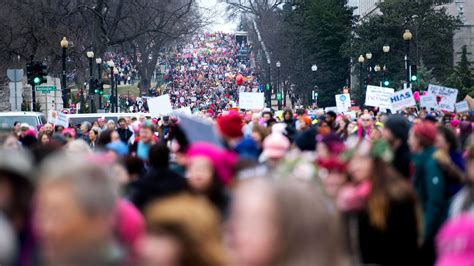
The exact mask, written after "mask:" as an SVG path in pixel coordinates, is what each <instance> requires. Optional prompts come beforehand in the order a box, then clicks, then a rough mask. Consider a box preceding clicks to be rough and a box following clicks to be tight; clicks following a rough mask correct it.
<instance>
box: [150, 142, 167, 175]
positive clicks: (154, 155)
mask: <svg viewBox="0 0 474 266" xmlns="http://www.w3.org/2000/svg"><path fill="white" fill-rule="evenodd" d="M148 161H149V163H150V166H151V167H153V168H155V169H168V167H169V161H170V149H168V146H166V145H165V144H162V143H159V144H154V145H153V146H151V147H150V153H149V154H148Z"/></svg>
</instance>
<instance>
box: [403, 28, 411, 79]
mask: <svg viewBox="0 0 474 266" xmlns="http://www.w3.org/2000/svg"><path fill="white" fill-rule="evenodd" d="M412 38H413V34H412V33H411V32H410V30H405V32H404V33H403V40H405V43H406V54H405V70H406V75H407V81H406V87H407V88H408V87H410V58H409V57H410V41H411V39H412Z"/></svg>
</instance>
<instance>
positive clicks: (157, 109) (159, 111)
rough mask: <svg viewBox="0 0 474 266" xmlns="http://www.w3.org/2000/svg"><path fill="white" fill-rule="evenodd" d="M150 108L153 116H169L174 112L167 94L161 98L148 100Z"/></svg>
mask: <svg viewBox="0 0 474 266" xmlns="http://www.w3.org/2000/svg"><path fill="white" fill-rule="evenodd" d="M148 108H149V109H150V114H151V115H152V116H160V115H168V114H170V113H171V112H173V108H172V107H171V101H170V95H169V94H165V95H162V96H159V97H155V98H151V99H148Z"/></svg>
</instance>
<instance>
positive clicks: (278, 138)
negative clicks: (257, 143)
mask: <svg viewBox="0 0 474 266" xmlns="http://www.w3.org/2000/svg"><path fill="white" fill-rule="evenodd" d="M289 149H290V141H289V140H288V138H287V137H285V136H284V135H283V134H280V133H272V134H270V136H268V137H266V138H265V140H264V141H263V154H264V157H266V158H272V159H280V158H283V157H284V156H285V154H286V153H287V152H288V150H289Z"/></svg>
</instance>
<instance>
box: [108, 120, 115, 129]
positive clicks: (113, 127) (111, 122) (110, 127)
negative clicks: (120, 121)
mask: <svg viewBox="0 0 474 266" xmlns="http://www.w3.org/2000/svg"><path fill="white" fill-rule="evenodd" d="M107 129H108V130H115V122H114V120H112V119H110V120H109V121H107Z"/></svg>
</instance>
